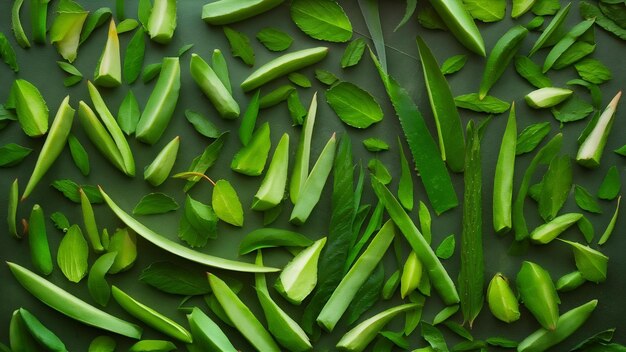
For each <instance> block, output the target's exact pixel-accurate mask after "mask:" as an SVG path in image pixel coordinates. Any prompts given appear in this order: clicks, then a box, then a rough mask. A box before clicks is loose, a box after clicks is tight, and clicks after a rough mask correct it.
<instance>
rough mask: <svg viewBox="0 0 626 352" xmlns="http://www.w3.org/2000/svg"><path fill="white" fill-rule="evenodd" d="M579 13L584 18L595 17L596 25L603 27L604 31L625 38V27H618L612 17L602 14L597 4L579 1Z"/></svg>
mask: <svg viewBox="0 0 626 352" xmlns="http://www.w3.org/2000/svg"><path fill="white" fill-rule="evenodd" d="M580 15H581V16H582V17H583V18H586V19H591V18H595V21H596V23H597V24H598V26H600V27H602V28H604V29H605V30H606V31H608V32H609V33H612V34H613V35H615V36H616V37H618V38H620V39H622V40H626V29H624V28H622V27H620V26H619V25H618V24H616V23H615V22H614V21H613V20H612V19H610V18H609V17H607V16H606V15H604V14H603V13H602V11H600V9H599V8H598V7H597V6H595V5H593V4H590V3H588V2H586V1H581V2H580Z"/></svg>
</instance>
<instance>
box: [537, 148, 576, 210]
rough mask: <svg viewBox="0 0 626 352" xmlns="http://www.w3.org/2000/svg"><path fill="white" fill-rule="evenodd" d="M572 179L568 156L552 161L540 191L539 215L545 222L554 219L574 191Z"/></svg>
mask: <svg viewBox="0 0 626 352" xmlns="http://www.w3.org/2000/svg"><path fill="white" fill-rule="evenodd" d="M572 178H573V175H572V163H571V161H570V157H569V156H568V155H563V156H561V157H559V156H557V157H555V158H554V159H552V161H551V162H550V166H549V167H548V171H547V172H546V173H545V175H544V176H543V179H542V180H541V190H540V191H539V214H540V215H541V218H542V219H543V220H544V221H546V222H547V221H550V220H552V219H554V218H555V217H556V216H557V214H558V213H559V210H561V208H562V207H563V205H564V204H565V201H566V200H567V197H568V196H569V193H570V190H571V189H572Z"/></svg>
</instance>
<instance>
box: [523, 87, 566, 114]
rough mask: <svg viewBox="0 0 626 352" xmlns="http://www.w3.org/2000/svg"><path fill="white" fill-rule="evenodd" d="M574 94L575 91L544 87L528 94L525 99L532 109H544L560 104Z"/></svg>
mask: <svg viewBox="0 0 626 352" xmlns="http://www.w3.org/2000/svg"><path fill="white" fill-rule="evenodd" d="M573 93H574V91H572V90H570V89H566V88H557V87H544V88H539V89H537V90H534V91H532V92H530V93H528V94H526V96H525V97H524V99H525V100H526V103H528V105H529V106H530V107H531V108H535V109H543V108H549V107H552V106H555V105H558V104H560V103H561V102H562V101H564V100H565V99H567V98H569V97H570V96H571V95H572V94H573Z"/></svg>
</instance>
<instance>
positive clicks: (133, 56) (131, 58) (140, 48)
mask: <svg viewBox="0 0 626 352" xmlns="http://www.w3.org/2000/svg"><path fill="white" fill-rule="evenodd" d="M144 34H145V30H144V29H143V27H140V28H139V29H137V31H136V32H135V34H134V35H133V37H132V38H131V40H130V41H129V42H128V45H127V46H126V53H124V72H123V73H124V79H125V81H126V83H128V84H133V82H135V81H136V80H137V78H139V74H140V73H141V67H142V66H143V61H144V57H145V53H146V36H145V35H144ZM159 65H160V64H159ZM159 68H160V66H159ZM147 69H148V67H146V71H147ZM146 71H144V75H145V72H146ZM155 76H156V74H155ZM144 82H146V79H145V78H144Z"/></svg>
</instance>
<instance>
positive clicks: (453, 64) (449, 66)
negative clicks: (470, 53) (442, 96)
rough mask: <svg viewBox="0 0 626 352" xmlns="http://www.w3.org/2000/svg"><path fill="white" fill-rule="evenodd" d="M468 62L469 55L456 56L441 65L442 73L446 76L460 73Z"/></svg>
mask: <svg viewBox="0 0 626 352" xmlns="http://www.w3.org/2000/svg"><path fill="white" fill-rule="evenodd" d="M466 62H467V55H454V56H451V57H449V58H447V59H446V61H444V62H443V64H441V73H443V74H444V75H451V74H453V73H455V72H458V71H460V70H461V69H462V68H463V66H465V63H466Z"/></svg>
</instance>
